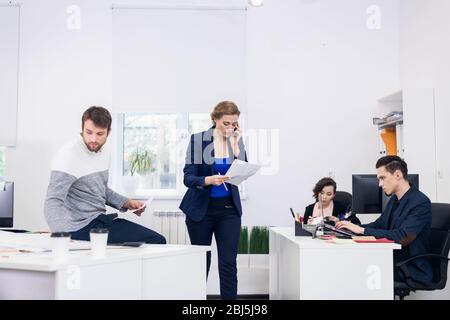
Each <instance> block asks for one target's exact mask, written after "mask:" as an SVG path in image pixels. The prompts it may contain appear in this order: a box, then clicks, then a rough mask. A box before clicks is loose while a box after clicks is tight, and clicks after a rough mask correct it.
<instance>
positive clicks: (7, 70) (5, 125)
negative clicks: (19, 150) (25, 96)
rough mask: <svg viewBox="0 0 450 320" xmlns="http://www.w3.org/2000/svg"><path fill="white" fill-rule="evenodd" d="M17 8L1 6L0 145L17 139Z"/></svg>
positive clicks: (13, 143)
mask: <svg viewBox="0 0 450 320" xmlns="http://www.w3.org/2000/svg"><path fill="white" fill-rule="evenodd" d="M19 12H20V7H19V6H13V5H11V6H10V5H3V6H0V146H15V145H16V139H17V96H18V91H17V90H18V70H19V69H18V68H19Z"/></svg>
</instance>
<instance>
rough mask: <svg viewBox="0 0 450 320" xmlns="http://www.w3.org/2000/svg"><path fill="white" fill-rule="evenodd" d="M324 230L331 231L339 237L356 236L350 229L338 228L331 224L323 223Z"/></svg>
mask: <svg viewBox="0 0 450 320" xmlns="http://www.w3.org/2000/svg"><path fill="white" fill-rule="evenodd" d="M323 228H324V230H327V231H331V233H333V235H335V236H336V237H338V238H345V239H351V238H352V237H353V236H356V234H355V233H353V232H351V231H350V230H346V229H338V228H336V227H334V226H332V225H331V224H327V223H324V224H323ZM328 234H330V233H328Z"/></svg>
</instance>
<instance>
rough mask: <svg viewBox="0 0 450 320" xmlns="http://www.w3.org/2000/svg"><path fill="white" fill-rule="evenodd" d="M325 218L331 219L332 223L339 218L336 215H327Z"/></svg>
mask: <svg viewBox="0 0 450 320" xmlns="http://www.w3.org/2000/svg"><path fill="white" fill-rule="evenodd" d="M325 220H327V221H333V222H334V223H336V222H338V221H339V219H338V218H337V217H335V216H327V217H325Z"/></svg>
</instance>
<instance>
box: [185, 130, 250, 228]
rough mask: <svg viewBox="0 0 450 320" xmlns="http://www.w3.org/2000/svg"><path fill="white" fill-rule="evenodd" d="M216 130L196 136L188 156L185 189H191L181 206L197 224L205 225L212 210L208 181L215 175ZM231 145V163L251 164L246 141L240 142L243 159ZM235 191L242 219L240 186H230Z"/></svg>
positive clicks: (240, 153)
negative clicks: (200, 222)
mask: <svg viewBox="0 0 450 320" xmlns="http://www.w3.org/2000/svg"><path fill="white" fill-rule="evenodd" d="M213 132H214V127H212V128H210V129H209V130H207V131H203V132H200V133H196V134H193V135H192V136H191V141H190V143H189V147H188V149H187V152H186V164H185V166H184V169H183V172H184V181H183V182H184V185H185V186H186V187H188V190H187V191H186V194H185V195H184V197H183V200H182V201H181V204H180V209H181V211H183V212H184V213H185V214H186V216H187V217H189V218H190V219H192V220H194V221H201V220H202V219H203V217H204V216H205V215H206V211H207V210H208V205H209V199H210V197H211V190H212V186H205V177H207V176H212V175H214V168H213V165H214V135H213ZM227 141H228V154H229V158H228V161H229V162H228V163H231V162H233V161H234V159H239V160H243V161H247V155H246V152H245V148H244V143H243V142H242V139H240V140H239V142H238V145H239V151H240V152H239V156H238V157H237V158H236V157H235V156H234V154H233V150H232V148H231V144H230V142H229V140H227ZM227 187H228V188H229V190H230V191H231V196H232V198H233V203H234V207H235V208H236V211H237V212H238V214H239V216H242V206H241V198H240V196H239V189H238V187H237V186H235V185H232V184H227Z"/></svg>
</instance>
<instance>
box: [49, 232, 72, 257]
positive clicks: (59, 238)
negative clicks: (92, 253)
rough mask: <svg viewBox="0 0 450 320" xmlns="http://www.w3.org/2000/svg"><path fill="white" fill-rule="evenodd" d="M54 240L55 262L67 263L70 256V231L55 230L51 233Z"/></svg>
mask: <svg viewBox="0 0 450 320" xmlns="http://www.w3.org/2000/svg"><path fill="white" fill-rule="evenodd" d="M50 237H51V242H52V256H53V262H55V263H65V262H67V259H68V258H69V243H70V233H68V232H54V233H52V234H51V235H50Z"/></svg>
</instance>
